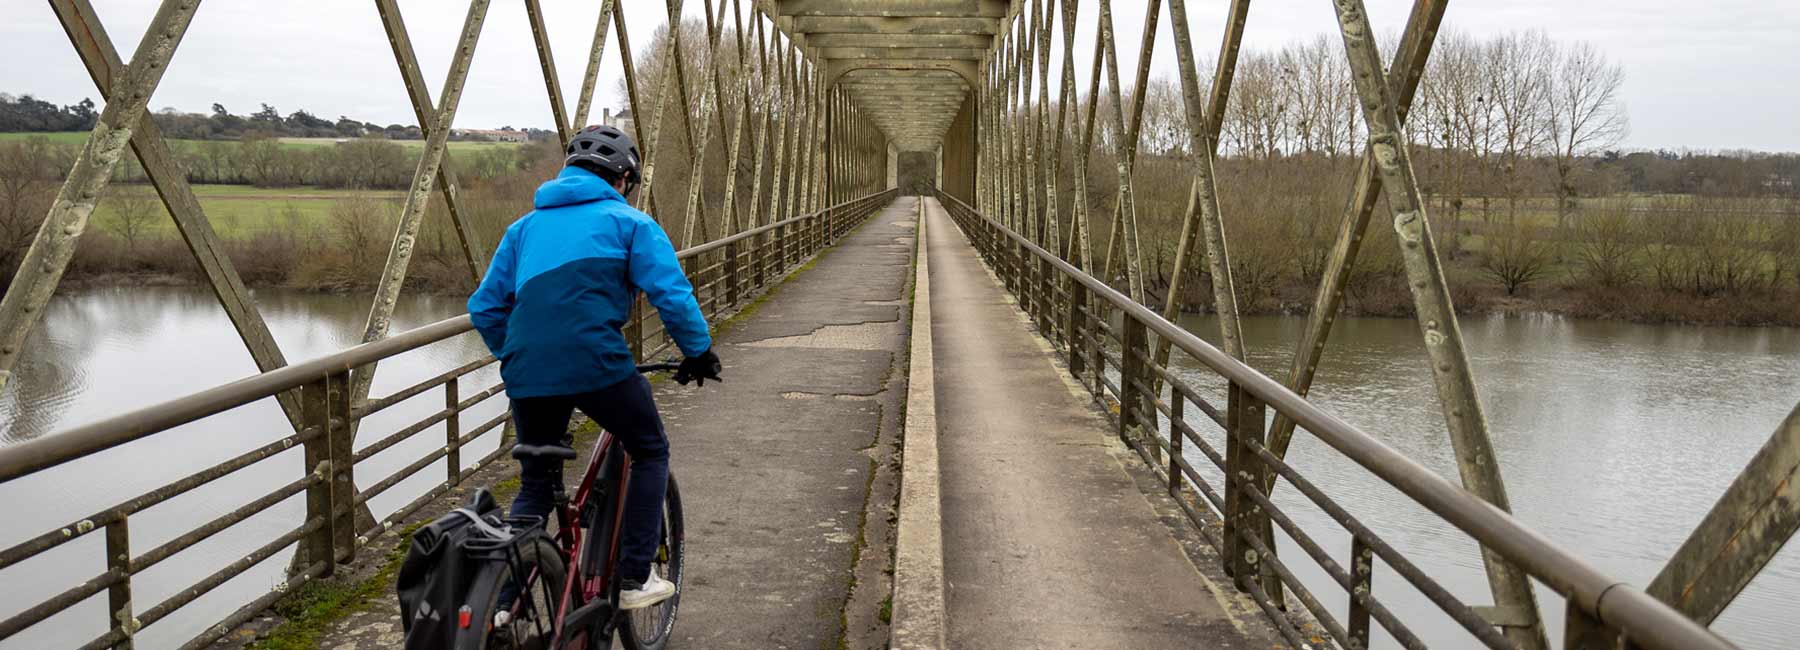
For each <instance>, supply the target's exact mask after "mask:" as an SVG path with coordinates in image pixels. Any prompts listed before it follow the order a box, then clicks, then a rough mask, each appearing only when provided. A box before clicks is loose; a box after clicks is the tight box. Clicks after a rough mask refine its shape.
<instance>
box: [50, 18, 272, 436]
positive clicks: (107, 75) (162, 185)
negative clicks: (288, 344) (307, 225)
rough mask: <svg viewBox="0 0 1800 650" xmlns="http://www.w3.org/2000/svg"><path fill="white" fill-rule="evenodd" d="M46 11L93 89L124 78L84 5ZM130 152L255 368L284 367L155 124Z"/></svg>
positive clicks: (135, 135) (146, 123)
mask: <svg viewBox="0 0 1800 650" xmlns="http://www.w3.org/2000/svg"><path fill="white" fill-rule="evenodd" d="M50 8H51V10H53V11H54V12H55V13H56V17H57V20H58V21H59V22H60V23H61V24H62V28H63V32H64V33H66V34H67V35H68V37H69V41H70V43H72V44H74V46H75V52H76V53H77V54H79V55H80V56H81V62H82V64H83V65H84V66H86V68H87V71H88V76H89V77H90V78H92V79H93V81H94V85H95V86H96V87H98V88H99V89H100V90H101V91H102V92H104V91H105V90H106V89H108V88H112V87H113V84H114V83H115V82H116V80H118V79H122V78H123V77H124V76H125V73H126V68H125V62H124V61H123V60H121V59H120V58H119V52H118V50H117V49H116V48H115V47H114V46H113V42H112V39H111V38H110V37H108V36H107V34H106V27H105V25H103V24H102V23H101V21H100V17H99V15H98V14H96V13H95V12H94V7H93V5H92V4H91V3H89V2H88V0H55V1H54V2H51V3H50ZM131 147H132V150H133V151H134V152H135V153H136V154H137V159H138V163H139V164H140V165H141V166H143V168H144V175H145V176H147V177H149V179H150V184H151V185H153V186H154V187H155V188H156V192H157V194H158V195H159V196H161V197H162V201H163V206H164V207H166V208H168V210H169V216H170V217H171V218H172V219H173V220H174V222H175V228H176V230H177V231H179V232H180V233H181V237H182V239H183V240H184V241H185V242H187V247H188V250H189V251H190V252H192V253H193V254H194V261H195V263H197V264H198V265H199V266H200V272H201V274H202V275H204V276H206V281H207V285H208V286H209V287H211V288H212V291H213V295H214V296H216V297H217V298H218V299H219V306H220V307H222V308H224V309H225V317H226V318H228V319H230V320H231V325H232V327H233V328H235V329H236V330H237V332H238V338H240V339H242V340H243V342H244V347H245V349H247V350H248V351H249V352H250V359H251V361H253V362H255V363H256V368H257V369H258V370H260V371H263V372H268V371H270V370H274V369H276V368H280V367H282V366H285V365H287V359H286V357H285V356H283V355H282V353H281V347H280V346H279V345H277V344H276V342H275V337H274V335H273V334H271V333H270V332H269V326H268V323H266V322H264V321H263V317H262V312H261V311H260V310H258V309H257V308H256V301H255V299H254V298H252V297H251V295H250V291H249V289H246V288H245V287H244V281H243V278H242V277H241V276H239V275H238V271H237V266H236V265H235V264H233V263H232V261H231V257H230V256H229V255H227V254H226V252H225V246H224V243H223V242H222V241H220V239H219V234H218V232H216V231H214V230H213V227H212V222H211V221H210V220H208V219H207V217H206V212H205V210H204V209H203V208H201V206H200V199H199V198H197V197H195V196H194V190H193V188H192V187H191V186H189V185H188V182H187V176H186V174H185V173H184V172H183V170H182V168H181V165H180V164H179V163H177V162H176V161H175V156H174V154H173V153H171V152H170V151H169V145H168V143H167V142H165V141H163V137H162V131H161V129H159V128H157V126H156V121H155V120H151V119H146V118H142V117H140V118H139V119H138V121H137V128H136V130H135V131H133V132H132V134H131ZM275 397H276V400H277V401H278V402H280V403H281V410H282V413H283V414H284V415H285V416H286V417H287V418H288V422H289V424H293V425H296V426H297V425H298V423H299V422H300V402H299V397H298V396H297V395H295V394H294V392H293V391H287V392H283V393H280V394H278V395H276V396H275Z"/></svg>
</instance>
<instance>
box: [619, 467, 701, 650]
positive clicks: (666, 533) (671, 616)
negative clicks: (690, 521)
mask: <svg viewBox="0 0 1800 650" xmlns="http://www.w3.org/2000/svg"><path fill="white" fill-rule="evenodd" d="M684 539H686V531H685V530H684V529H683V527H682V523H681V491H680V490H678V489H676V488H675V477H674V476H673V475H671V476H670V477H669V491H668V494H667V496H665V497H663V525H662V542H661V543H660V544H658V545H657V547H656V557H655V559H653V560H651V564H652V565H653V566H654V567H655V568H656V574H657V575H660V576H662V577H663V578H664V579H666V580H668V581H669V582H672V583H675V595H673V596H670V597H669V599H668V600H665V601H662V602H660V603H657V604H655V605H652V606H650V607H645V608H643V609H635V610H631V612H630V613H629V615H628V616H624V617H622V618H623V621H622V622H621V623H620V625H619V640H620V641H622V642H623V643H624V644H625V647H626V648H627V650H664V648H667V647H668V645H669V637H671V636H673V635H674V631H675V613H676V611H677V610H678V609H679V608H680V607H681V582H682V577H683V576H682V565H683V564H684V562H683V560H684V559H685V557H686V555H687V553H686V545H685V544H684V543H683V540H684Z"/></svg>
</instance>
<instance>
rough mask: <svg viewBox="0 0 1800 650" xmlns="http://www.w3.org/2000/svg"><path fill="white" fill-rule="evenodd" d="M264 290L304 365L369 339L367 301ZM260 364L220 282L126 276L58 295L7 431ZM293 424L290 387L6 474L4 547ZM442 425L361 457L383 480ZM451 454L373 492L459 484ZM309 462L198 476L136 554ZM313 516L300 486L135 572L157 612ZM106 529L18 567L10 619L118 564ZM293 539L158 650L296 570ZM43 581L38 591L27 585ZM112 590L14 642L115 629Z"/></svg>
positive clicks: (412, 319) (94, 413)
mask: <svg viewBox="0 0 1800 650" xmlns="http://www.w3.org/2000/svg"><path fill="white" fill-rule="evenodd" d="M257 302H258V304H259V306H260V307H261V309H262V312H263V315H264V317H265V318H266V319H267V321H268V324H269V328H270V330H271V331H272V332H273V334H274V336H275V339H276V341H277V342H278V343H279V344H280V345H281V348H282V350H283V352H284V353H285V354H286V355H287V357H288V358H289V359H290V360H294V361H298V360H305V359H309V358H315V357H318V356H322V355H325V354H329V353H331V352H335V351H338V350H341V349H343V348H345V347H347V346H349V345H352V344H354V343H355V342H356V341H358V340H359V339H360V336H361V332H362V329H363V323H364V320H365V319H366V317H367V315H368V299H367V297H364V296H331V295H318V294H305V293H294V292H279V291H276V292H271V291H263V292H259V293H258V295H257ZM462 308H463V306H462V300H460V299H456V298H437V297H429V296H426V297H413V298H410V299H407V300H404V301H402V303H401V304H400V306H399V308H398V309H397V310H396V314H395V316H394V324H393V327H394V330H395V331H404V330H407V329H411V328H415V327H418V326H421V325H424V324H427V323H430V322H434V321H437V320H441V319H443V318H446V317H449V316H452V315H455V314H457V313H460V312H461V311H462ZM483 352H485V350H484V348H483V347H482V345H481V342H480V340H479V339H477V338H476V337H474V336H473V335H465V336H461V337H457V338H455V339H451V340H447V341H443V342H439V343H436V344H432V345H430V346H426V347H424V348H421V349H419V350H416V351H414V352H411V353H408V354H405V355H402V356H400V357H398V358H395V359H393V360H390V361H387V362H384V363H383V364H382V366H381V371H380V372H379V373H378V374H377V375H376V381H375V387H374V394H375V395H382V394H386V393H389V392H392V391H394V390H397V389H399V388H402V387H405V386H407V385H410V384H412V383H415V382H418V381H421V380H423V379H426V378H428V377H431V376H433V375H436V374H437V373H439V372H442V371H443V370H444V369H445V368H449V367H452V366H455V365H458V364H461V363H464V362H466V361H469V360H472V359H475V358H477V357H479V356H480V355H481V354H482V353H483ZM255 373H256V367H255V364H254V363H253V362H252V361H251V358H250V355H249V353H248V352H246V351H245V350H244V347H243V344H242V343H241V342H240V341H239V339H238V337H237V334H236V331H235V330H234V329H233V328H232V326H231V323H230V321H229V320H228V319H227V318H226V317H225V314H224V311H223V310H222V309H221V308H220V307H219V306H218V303H217V301H216V300H215V299H214V297H213V296H212V294H211V293H209V292H207V291H205V290H200V289H188V288H150V289H113V290H103V291H96V292H90V293H84V294H79V295H73V296H61V297H58V298H56V299H55V300H53V301H52V302H51V305H50V307H49V308H48V309H47V310H46V312H45V320H44V321H43V323H42V324H40V326H39V327H38V328H37V330H36V332H35V333H34V334H33V336H32V338H31V340H30V341H29V343H28V345H27V347H26V352H25V354H24V355H23V358H22V360H21V364H20V366H19V373H18V375H17V376H16V377H15V378H14V380H13V381H11V382H9V384H8V386H7V387H6V390H5V392H4V393H0V444H9V443H16V442H18V441H22V440H29V439H32V438H35V437H39V436H44V435H53V434H54V432H55V431H59V430H63V429H67V428H69V427H71V426H75V425H78V424H82V423H86V422H92V421H94V420H97V419H102V418H106V417H111V416H113V415H117V414H119V413H122V412H126V411H129V410H132V409H136V408H140V407H144V406H148V405H151V404H156V403H159V402H162V401H166V400H169V399H173V398H175V397H179V396H182V395H185V394H188V393H191V392H193V391H195V390H199V389H202V388H208V387H212V386H216V385H219V384H222V383H225V382H228V381H232V380H235V379H239V378H242V377H245V376H249V375H252V374H255ZM497 375H498V373H497V372H495V371H494V370H493V369H492V368H489V369H487V370H484V371H483V372H481V373H478V374H476V375H474V376H472V377H470V378H468V379H466V380H465V381H464V382H463V383H462V386H463V390H462V392H463V394H464V395H465V396H466V395H468V394H471V393H474V392H477V391H479V390H481V389H484V388H486V387H487V386H490V385H492V384H493V383H495V382H497V381H498V376H497ZM443 399H444V397H443V393H442V392H440V391H428V392H426V393H424V394H422V395H419V396H417V397H415V398H413V399H410V400H407V401H406V402H403V403H401V404H399V405H397V406H395V407H393V408H391V409H389V411H384V412H382V413H379V414H377V415H375V416H371V417H370V418H368V420H367V421H365V423H364V425H363V427H362V429H361V430H360V432H359V435H358V441H357V446H358V447H359V448H360V447H362V446H364V445H367V444H369V443H370V442H372V441H374V440H377V439H380V438H381V437H383V436H385V435H387V434H389V433H392V432H393V431H395V430H397V429H399V428H400V427H402V426H405V425H406V424H410V423H412V422H415V421H417V420H419V419H421V418H422V417H424V416H426V415H429V414H431V413H434V412H436V411H437V410H439V409H441V408H443ZM503 410H504V398H503V397H501V398H495V399H490V400H488V401H487V402H485V403H483V404H481V405H479V406H478V407H476V408H475V409H472V410H471V411H470V412H468V414H467V415H465V416H464V417H463V418H462V419H461V422H462V430H463V431H467V430H470V429H473V428H475V427H476V426H478V425H479V424H480V423H482V422H484V421H486V420H487V419H489V418H491V417H493V416H494V415H496V414H498V413H500V412H502V411H503ZM289 432H291V428H290V425H289V423H288V422H287V420H286V418H285V417H284V416H283V415H282V413H281V410H280V408H279V406H278V405H277V404H276V403H275V401H274V400H273V399H265V400H262V401H259V402H256V403H254V404H250V405H246V406H244V407H240V408H238V409H234V410H231V411H227V412H225V413H221V414H218V415H215V416H213V417H210V418H207V419H205V420H202V421H200V422H195V423H192V424H189V425H187V426H183V427H178V428H176V429H173V430H170V431H168V432H164V433H161V434H157V435H155V436H152V437H150V438H146V439H143V440H139V441H136V442H133V443H130V444H126V445H123V446H120V447H117V448H115V449H112V450H108V451H106V452H103V453H100V454H96V455H94V456H92V457H89V458H84V459H81V460H79V461H75V462H72V463H69V464H67V465H64V466H60V467H57V468H53V469H51V470H48V471H45V472H41V473H39V474H36V475H33V476H30V477H27V478H24V479H20V480H15V481H11V482H8V483H5V484H0V503H3V504H5V505H4V506H0V507H3V508H4V517H5V519H6V521H7V522H8V526H6V527H5V529H4V530H0V547H5V546H10V545H13V544H16V543H18V542H20V541H22V540H24V539H27V538H29V537H31V536H34V535H36V534H39V533H42V532H44V531H46V530H51V529H54V528H55V527H57V526H61V525H65V524H68V523H70V522H72V521H74V520H76V519H78V518H80V517H85V516H87V515H89V514H92V513H94V512H96V511H99V510H101V509H104V508H107V507H110V506H113V505H115V504H117V503H119V502H120V501H122V500H124V499H127V498H130V497H133V496H136V495H138V494H141V493H143V492H145V491H148V490H151V489H155V488H157V487H160V486H162V485H164V484H167V483H168V482H170V481H171V480H174V479H177V478H180V477H182V476H186V475H188V474H191V473H193V472H195V471H197V470H199V469H202V468H205V467H208V466H210V465H213V464H216V463H218V462H221V461H223V460H226V459H229V458H231V457H234V456H236V455H238V454H241V453H243V452H245V451H248V450H250V449H253V448H255V447H258V446H260V445H263V444H266V443H267V442H270V441H273V440H276V439H279V438H281V437H283V436H285V435H286V434H288V433H289ZM445 435H446V434H445V433H444V432H443V431H442V427H435V428H433V429H432V430H428V431H426V432H424V433H421V434H419V435H418V436H415V437H414V438H412V439H410V440H408V441H407V442H404V443H402V444H399V445H396V446H394V447H393V448H391V449H388V450H386V451H383V452H382V453H380V454H377V455H375V456H373V457H371V458H370V459H368V460H367V461H365V462H363V463H360V464H358V465H357V470H356V471H357V483H358V485H359V487H361V488H363V489H367V488H368V487H369V486H370V485H373V484H374V483H376V482H379V481H381V480H382V479H384V478H386V477H387V476H389V475H390V474H392V473H393V472H395V471H397V470H399V469H400V468H402V467H405V466H406V465H407V464H409V463H410V462H411V461H413V460H414V459H417V458H419V457H421V456H424V455H426V454H428V453H430V452H431V451H432V450H434V449H436V448H439V447H441V446H442V445H443V444H444V438H445ZM496 443H497V436H496V435H494V434H490V435H488V436H484V438H483V439H482V440H478V441H477V442H476V443H475V445H474V446H472V447H471V448H468V449H467V450H466V451H465V452H464V453H463V454H462V458H463V461H464V463H465V465H467V464H469V463H472V462H473V461H474V460H476V459H479V458H480V457H481V456H483V455H485V454H486V453H487V452H489V451H491V450H492V449H493V448H494V446H495V444H496ZM446 472H447V468H446V467H445V466H444V463H443V462H442V461H440V462H438V463H435V464H433V465H432V466H428V467H426V468H425V469H423V470H421V471H420V472H418V473H417V474H415V475H413V476H412V477H411V478H408V479H406V480H403V481H401V482H400V483H399V484H398V485H396V486H395V487H394V488H392V489H390V490H389V491H387V492H385V493H383V494H382V495H380V496H378V497H377V498H374V499H372V500H371V501H370V502H369V507H370V509H371V511H372V513H373V514H374V515H375V516H376V517H382V516H385V515H386V514H389V513H391V512H392V511H394V510H395V509H397V508H399V507H400V506H402V505H404V504H406V503H408V502H410V501H412V500H413V499H414V498H415V497H417V496H418V495H419V494H422V493H424V492H425V491H426V490H428V489H430V488H431V487H432V486H433V485H435V484H436V483H438V482H440V481H442V480H443V478H444V476H445V473H446ZM303 474H304V468H303V466H302V457H301V453H300V450H298V449H294V450H290V451H287V452H283V453H281V454H279V455H276V456H274V457H273V458H271V459H269V460H266V461H263V462H262V463H259V464H257V465H254V466H252V467H251V468H248V469H246V470H242V471H239V472H237V473H234V474H232V475H230V476H228V477H226V478H225V479H223V480H220V481H217V482H214V483H211V484H208V485H206V486H203V487H200V488H197V489H195V490H193V491H191V492H188V493H186V494H183V495H181V496H179V497H176V498H174V499H171V500H169V501H167V502H164V503H162V504H159V505H157V506H154V507H151V508H149V509H146V510H144V511H142V512H139V513H137V514H134V515H132V516H131V546H132V550H133V553H134V555H142V554H143V553H144V552H145V551H147V550H149V549H152V548H155V547H156V546H157V545H159V544H163V543H166V542H168V541H170V540H172V539H174V538H175V536H177V535H180V534H182V533H184V532H186V531H188V530H190V529H192V528H193V527H194V526H196V525H199V524H201V523H204V522H206V521H209V520H211V519H213V518H215V517H217V516H219V515H222V514H224V513H226V512H230V511H231V510H234V509H236V508H238V507H240V506H242V505H244V504H245V503H248V502H249V501H251V500H253V499H254V498H256V497H257V496H260V495H263V494H267V493H269V492H271V491H274V490H276V489H278V488H280V487H281V486H284V485H286V484H288V483H290V482H292V481H294V480H295V479H297V478H299V477H300V476H302V475H303ZM304 512H305V503H304V496H303V495H299V496H295V497H293V498H290V499H288V500H287V501H285V502H283V503H280V504H278V505H276V506H275V507H273V508H270V509H269V510H267V511H265V512H263V513H260V514H258V515H256V516H254V517H252V518H250V519H248V520H246V521H244V522H243V523H241V524H239V525H237V526H234V527H232V528H231V529H229V530H227V531H225V532H222V533H220V534H218V535H216V536H214V537H212V538H211V539H208V540H206V541H204V542H202V543H201V544H199V545H198V546H195V547H193V548H191V549H189V550H186V551H183V552H182V553H179V554H176V555H175V556H173V557H171V558H169V559H168V560H166V561H164V562H162V563H160V564H158V565H156V566H154V567H151V568H150V569H149V570H148V571H146V572H144V573H142V574H140V575H139V576H137V577H136V578H135V579H134V580H133V585H132V587H133V592H134V593H133V596H134V598H133V600H134V601H135V603H136V605H137V609H138V611H139V612H140V613H141V612H143V611H144V610H146V609H148V608H149V607H151V606H153V605H155V604H156V603H159V602H161V601H162V600H164V599H166V598H168V597H169V596H171V595H173V594H174V593H175V591H176V590H177V589H179V588H182V587H185V586H186V585H188V584H190V583H192V582H193V581H194V580H196V579H197V578H198V577H201V576H205V575H208V574H211V573H213V572H214V571H217V570H219V569H220V568H222V567H224V566H226V565H227V564H229V563H230V562H232V561H235V560H237V559H239V558H242V557H244V556H245V555H248V554H249V553H251V552H252V551H254V550H255V549H257V548H258V547H260V546H262V545H263V544H265V543H266V542H268V541H269V540H271V539H273V538H276V537H278V536H280V535H282V534H284V533H286V532H288V531H290V530H292V529H293V528H294V527H296V526H298V525H299V523H300V520H301V519H302V517H303V515H304ZM101 546H102V544H101V540H100V536H99V535H97V534H95V535H89V536H88V538H84V539H82V540H79V541H77V542H74V543H71V544H68V545H65V546H64V547H61V548H58V549H56V550H55V551H53V552H50V553H46V554H44V555H42V556H39V557H37V558H33V559H32V560H29V561H26V562H22V563H20V564H18V565H15V566H12V567H8V568H7V569H5V570H4V571H0V584H6V585H8V588H7V589H5V590H0V617H5V616H10V615H12V614H13V613H16V612H18V611H20V610H22V609H24V608H25V607H27V606H29V605H30V604H32V603H35V602H36V601H38V600H42V599H43V598H45V597H47V596H50V595H53V594H55V593H59V592H61V591H63V590H65V589H68V588H69V587H71V586H73V585H75V584H77V583H79V582H80V581H82V580H86V579H88V578H91V577H93V576H94V575H95V574H98V573H100V572H101V569H102V568H103V567H104V566H105V565H104V562H103V561H102V557H103V556H102V553H103V549H102V548H101ZM290 556H291V551H290V550H283V551H281V552H278V553H276V554H275V555H274V556H273V557H271V558H270V559H268V560H267V561H264V562H262V563H261V564H259V565H258V566H256V567H255V568H253V569H251V570H250V571H249V572H246V573H245V574H244V575H241V576H239V577H238V578H235V579H233V580H232V581H230V582H227V583H226V584H225V585H224V586H222V587H220V588H219V589H217V590H215V591H213V592H211V593H209V594H207V595H205V596H203V597H201V598H200V599H199V600H197V601H195V602H194V603H193V604H190V605H188V606H186V607H184V608H182V609H180V610H178V611H177V612H176V613H175V614H174V615H172V616H171V617H170V618H168V619H166V620H164V621H162V622H160V623H157V624H155V625H151V626H149V627H148V628H146V629H144V630H143V631H142V632H141V633H140V635H139V636H138V637H137V643H138V645H139V646H140V647H144V648H172V647H176V646H178V645H180V643H181V642H182V641H184V640H186V639H187V638H189V637H192V636H194V635H195V634H198V633H199V632H200V631H201V630H203V629H204V628H205V627H206V626H207V625H210V624H212V623H213V622H216V621H217V620H218V619H219V618H221V617H222V616H224V615H225V613H228V612H230V611H232V610H235V609H237V608H238V607H239V606H241V605H242V604H244V603H246V602H248V601H249V600H250V599H252V598H254V597H256V596H259V595H261V594H263V593H266V592H267V591H268V590H269V588H270V587H272V586H274V585H276V584H278V583H279V582H281V581H282V579H283V573H284V571H283V570H284V569H285V567H286V566H287V563H288V560H289V557H290ZM14 585H31V586H32V587H31V588H13V586H14ZM104 610H105V596H104V594H101V595H99V596H96V597H93V598H89V599H88V600H86V601H84V602H83V603H81V604H80V605H77V606H75V607H73V608H70V609H69V610H67V611H65V612H63V613H61V614H58V615H57V616H55V617H52V618H50V619H48V620H47V621H45V623H43V624H41V625H39V626H37V627H36V628H34V629H33V630H31V631H29V632H27V633H23V634H19V635H16V636H14V637H12V638H9V639H7V640H6V641H5V642H0V647H4V648H15V647H16V648H42V647H73V646H75V645H79V644H80V643H83V642H85V641H86V640H87V639H89V638H92V637H93V636H96V635H98V634H99V633H100V632H102V631H103V630H104V627H103V622H104V621H105V620H106V619H107V616H106V613H105V611H104Z"/></svg>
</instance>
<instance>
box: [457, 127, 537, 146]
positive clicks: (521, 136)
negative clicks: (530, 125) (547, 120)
mask: <svg viewBox="0 0 1800 650" xmlns="http://www.w3.org/2000/svg"><path fill="white" fill-rule="evenodd" d="M450 137H452V138H459V139H463V140H477V141H489V142H520V143H522V142H525V141H526V140H529V139H530V135H529V134H527V133H525V132H524V131H505V130H499V129H450Z"/></svg>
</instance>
